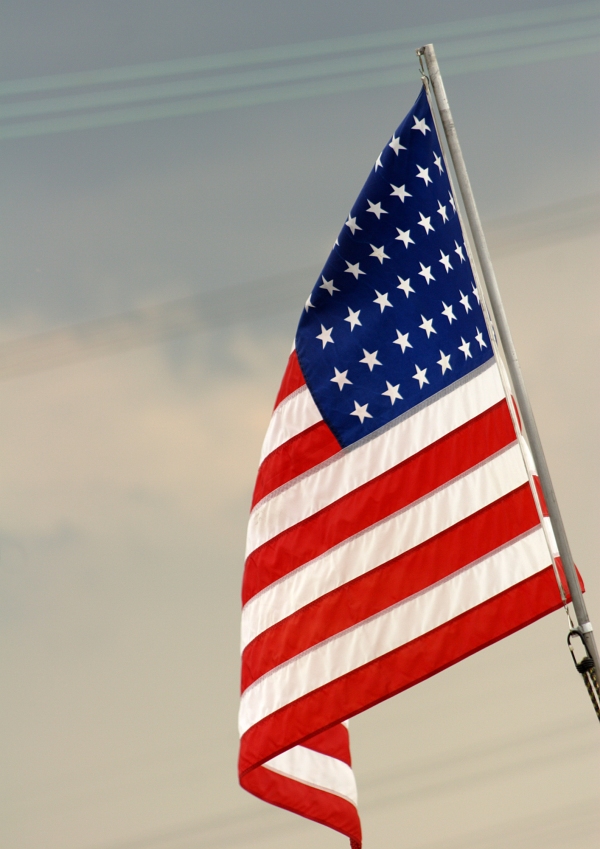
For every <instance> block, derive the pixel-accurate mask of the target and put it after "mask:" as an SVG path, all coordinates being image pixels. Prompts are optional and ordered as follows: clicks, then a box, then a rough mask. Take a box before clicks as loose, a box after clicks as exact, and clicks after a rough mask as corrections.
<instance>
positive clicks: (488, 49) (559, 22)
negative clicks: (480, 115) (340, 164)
mask: <svg viewBox="0 0 600 849" xmlns="http://www.w3.org/2000/svg"><path fill="white" fill-rule="evenodd" d="M599 35H600V15H599V13H598V7H597V5H596V4H595V3H589V2H584V3H574V4H571V5H569V6H568V7H562V6H561V7H550V8H546V9H540V10H536V11H529V12H515V13H509V14H505V15H496V16H489V17H484V18H475V19H470V20H466V21H455V22H449V23H446V24H440V25H437V26H432V27H427V28H424V27H416V28H408V29H403V30H394V31H388V32H380V33H370V34H367V35H361V36H349V37H345V38H337V39H329V40H327V39H325V40H320V41H315V42H305V43H300V44H295V45H294V44H292V45H283V46H279V47H270V48H261V49H255V50H245V51H238V52H236V53H225V54H214V55H212V56H211V55H209V56H201V57H196V58H194V59H186V60H178V61H175V62H163V63H154V64H150V65H140V66H138V67H136V66H129V67H125V68H112V69H111V68H108V69H101V70H99V71H90V72H81V73H77V74H63V75H54V76H49V77H46V78H44V77H41V78H34V79H30V80H13V81H6V82H4V83H0V139H11V138H25V137H30V136H38V135H45V134H52V133H61V132H68V131H72V130H83V129H92V128H100V127H108V126H119V125H123V124H130V123H136V122H141V121H149V120H157V119H161V118H169V117H170V118H174V117H182V116H186V115H198V114H202V113H206V112H215V111H223V110H228V109H234V108H239V107H249V106H259V105H264V104H269V103H278V102H285V101H294V100H298V99H304V98H310V97H316V96H322V95H327V94H335V93H342V92H350V91H361V90H368V89H372V88H377V87H381V86H388V85H398V84H399V83H401V82H408V81H410V80H413V79H415V80H416V78H417V77H416V71H415V69H414V56H413V51H412V49H411V50H406V51H405V52H402V51H400V50H398V48H399V47H402V46H406V47H411V48H412V47H414V46H415V44H418V43H420V42H421V41H423V40H425V39H432V38H436V39H437V38H438V37H439V38H440V39H441V43H440V46H439V53H440V56H441V57H442V59H443V60H444V72H445V75H446V76H452V75H459V74H466V73H473V72H475V71H483V70H491V69H498V68H503V67H513V66H518V65H527V64H534V63H536V62H542V61H548V60H553V59H560V58H568V57H576V56H584V55H588V54H592V53H595V52H597V51H599V50H600V38H599ZM392 47H393V48H395V49H393V50H392V49H388V50H386V49H384V48H392ZM317 60H318V61H317ZM261 65H262V66H264V67H257V66H261ZM236 68H239V69H242V68H243V69H244V70H239V71H236V72H233V73H232V72H231V70H232V69H236ZM222 70H228V71H229V72H228V73H224V74H223V73H215V71H222ZM191 74H195V75H196V76H194V77H190V75H191ZM198 74H204V76H198ZM172 76H179V77H182V76H186V77H187V78H186V79H178V80H171V81H170V80H168V79H167V78H168V77H172ZM144 80H154V82H152V83H151V84H149V85H133V86H131V85H129V86H120V85H118V84H122V83H132V82H136V83H139V82H142V81H144ZM100 85H104V86H106V85H112V86H113V87H112V88H108V89H106V88H105V89H98V86H100ZM115 86H117V87H115ZM94 87H95V88H94ZM90 88H92V90H89V89H90ZM61 89H62V90H63V91H66V92H69V93H66V94H62V95H60V96H52V97H43V98H37V99H30V98H28V97H27V96H26V97H24V95H30V94H33V93H40V92H52V91H59V90H61ZM82 89H88V90H86V91H82ZM18 97H20V98H21V99H15V98H18ZM1 98H4V101H2V100H1ZM7 98H8V100H7Z"/></svg>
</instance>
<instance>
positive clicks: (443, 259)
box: [438, 250, 452, 273]
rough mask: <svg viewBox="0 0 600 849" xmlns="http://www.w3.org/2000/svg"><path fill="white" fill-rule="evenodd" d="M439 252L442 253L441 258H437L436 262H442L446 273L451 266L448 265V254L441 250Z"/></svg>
mask: <svg viewBox="0 0 600 849" xmlns="http://www.w3.org/2000/svg"><path fill="white" fill-rule="evenodd" d="M440 253H441V255H442V258H441V259H440V260H438V262H441V263H442V265H443V266H444V268H445V269H446V273H448V271H450V269H451V268H452V266H451V265H450V254H445V253H444V251H442V250H440Z"/></svg>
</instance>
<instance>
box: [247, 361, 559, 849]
mask: <svg viewBox="0 0 600 849" xmlns="http://www.w3.org/2000/svg"><path fill="white" fill-rule="evenodd" d="M550 533H551V531H550ZM243 602H244V607H243V614H242V658H243V663H242V701H241V708H240V719H239V721H240V733H241V738H242V740H241V751H240V780H241V783H242V786H243V787H245V788H246V789H247V790H249V791H250V792H251V793H254V794H255V795H257V796H259V797H261V798H263V799H265V800H266V801H268V802H271V803H272V804H275V805H279V806H280V807H283V808H287V809H289V810H291V811H294V812H296V813H298V814H302V815H303V816H305V817H308V818H310V819H313V820H315V821H317V822H321V823H324V824H325V825H328V826H330V827H331V828H334V829H337V830H338V831H341V832H342V833H344V834H346V835H347V836H348V837H349V838H350V839H351V842H352V845H353V846H356V847H357V846H360V842H361V836H360V822H359V818H358V814H357V809H356V784H355V781H354V777H353V773H352V770H351V768H350V749H349V741H348V731H347V728H346V727H345V726H344V725H343V724H341V721H342V720H345V719H346V718H347V717H349V716H351V715H352V714H356V713H358V712H359V711H362V710H364V709H365V708H367V707H369V706H371V705H373V704H376V703H377V702H379V701H381V700H383V699H385V698H388V697H389V696H392V695H394V694H395V693H398V692H400V691H401V690H404V689H406V688H407V687H410V686H412V685H413V684H416V683H417V682H419V681H422V680H423V679H425V678H427V677H429V676H430V675H433V674H434V673H436V672H438V671H440V670H442V669H444V668H445V667H447V666H449V665H451V664H453V663H456V662H457V661H458V660H461V659H462V658H464V657H466V656H468V655H469V654H471V653H473V652H475V651H477V650H479V649H481V648H483V647H485V646H486V645H489V644H490V643H492V642H494V641H496V640H499V639H501V638H502V637H504V636H507V635H508V634H510V633H512V632H513V631H515V630H517V629H519V628H522V627H523V626H525V625H527V624H529V623H530V622H532V621H534V620H536V619H538V618H540V617H541V616H544V615H545V614H547V613H549V612H551V611H552V610H555V609H557V608H558V607H560V605H561V599H560V596H559V592H558V588H557V583H556V579H555V576H554V573H553V568H552V558H551V556H550V553H549V550H548V545H547V542H546V539H545V536H544V532H543V528H542V525H541V523H540V517H539V514H538V511H537V509H536V505H535V502H534V498H533V496H532V491H531V486H530V483H529V480H528V475H527V469H526V466H525V463H524V462H523V459H522V453H521V449H520V447H519V445H518V440H517V436H516V434H515V430H514V428H513V425H512V422H511V418H510V414H509V410H508V404H507V401H506V398H505V395H504V391H503V387H502V383H501V380H500V375H499V371H498V366H497V365H496V363H495V361H492V363H491V364H490V365H487V366H486V367H485V368H484V369H482V370H481V371H479V372H476V373H475V374H474V375H473V376H472V377H471V379H470V380H468V381H465V382H464V383H462V384H461V385H459V386H455V388H453V389H452V391H451V392H449V393H447V394H446V395H445V396H444V397H443V398H441V399H439V400H438V401H437V403H435V404H427V405H425V406H424V407H423V408H422V409H418V410H417V411H416V412H414V413H413V414H412V415H409V416H407V417H400V418H399V419H397V420H395V421H394V422H393V424H392V426H391V427H389V426H388V427H387V428H384V429H382V432H379V433H375V434H373V435H372V436H371V438H369V439H367V440H366V441H365V442H364V443H363V444H360V445H359V446H358V447H356V448H353V449H345V450H341V449H340V447H339V445H337V444H336V441H335V438H334V437H333V434H332V433H331V431H330V430H329V428H327V426H326V425H325V424H324V422H323V420H322V419H321V417H320V416H319V413H318V411H317V409H316V407H315V405H314V402H312V400H311V397H310V393H309V392H308V390H307V387H306V384H305V382H304V380H303V377H302V373H301V371H300V368H299V365H298V360H297V357H296V354H295V352H293V353H292V355H291V356H290V359H289V363H288V366H287V369H286V372H285V375H284V378H283V382H282V385H281V389H280V392H279V395H278V398H277V403H276V406H275V410H274V412H273V416H272V419H271V424H270V426H269V429H268V431H267V435H266V438H265V442H264V449H263V456H262V462H261V466H260V470H259V474H258V479H257V481H256V488H255V492H254V498H253V509H252V514H251V519H250V526H249V530H248V552H247V560H246V568H245V574H244V584H243Z"/></svg>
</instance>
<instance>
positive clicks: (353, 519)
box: [242, 400, 515, 604]
mask: <svg viewBox="0 0 600 849" xmlns="http://www.w3.org/2000/svg"><path fill="white" fill-rule="evenodd" d="M514 441H515V431H514V428H513V424H512V421H511V418H510V414H509V411H508V406H507V404H506V401H504V400H502V401H500V402H499V403H498V404H495V405H494V406H493V407H491V408H490V409H488V410H486V411H485V412H484V413H481V414H480V415H479V416H477V417H476V418H474V419H471V420H470V421H469V422H467V423H466V424H464V425H462V426H461V427H459V428H456V430H453V431H452V432H451V433H449V434H447V435H446V436H444V437H442V439H438V440H437V442H434V443H433V444H432V445H429V446H427V448H424V449H423V450H422V451H419V452H418V453H417V454H414V455H413V456H412V457H409V458H408V459H407V460H405V461H404V462H403V463H399V464H398V465H397V466H395V467H394V468H392V469H390V470H388V471H387V472H385V473H384V474H382V475H379V476H378V477H376V478H374V479H373V480H371V481H369V482H368V483H366V484H364V485H363V486H360V487H358V488H357V489H355V490H353V491H352V492H350V493H348V494H347V495H345V496H343V497H342V498H339V499H338V500H337V501H335V502H334V503H333V504H330V505H329V506H327V507H325V508H323V509H322V510H320V511H318V512H317V513H314V514H313V515H312V516H310V517H309V518H308V519H305V520H304V521H302V522H298V524H296V525H294V526H293V527H291V528H288V529H287V530H285V531H283V532H282V533H280V534H278V535H277V536H276V537H274V538H273V539H270V540H269V541H268V542H266V543H265V544H264V545H262V546H260V547H259V548H257V549H256V550H255V551H253V552H252V554H251V555H250V556H249V557H248V558H247V560H246V566H245V569H244V581H243V586H242V600H243V603H244V604H245V603H246V602H247V601H248V600H249V599H250V598H252V597H253V596H254V595H256V593H258V592H260V591H261V590H262V589H264V588H265V587H268V586H269V585H270V584H272V583H273V581H276V580H278V579H279V578H282V577H283V576H284V575H287V574H288V573H289V572H292V571H293V570H294V569H297V568H298V566H301V565H302V564H303V563H307V562H308V561H309V560H312V559H313V558H314V557H317V556H318V555H319V554H323V552H325V551H328V550H329V549H330V548H332V547H333V546H334V545H337V544H338V543H340V542H342V541H343V540H345V539H347V538H348V537H350V536H353V535H354V534H356V533H358V532H359V531H361V530H363V529H364V528H368V527H370V526H371V525H372V524H374V523H375V522H378V521H380V520H381V519H384V518H385V517H386V516H389V515H390V514H392V513H395V512H396V511H397V510H400V509H402V508H403V507H406V506H407V505H408V504H411V503H412V502H413V501H416V500H417V499H418V498H421V497H422V496H424V495H427V494H428V493H430V492H432V491H433V490H434V489H437V488H438V487H439V486H441V485H442V484H444V483H447V482H448V481H449V480H452V478H454V477H456V476H457V475H459V474H461V473H462V472H465V471H467V470H468V469H470V468H472V467H473V466H475V465H477V463H480V462H481V461H482V460H485V459H487V458H488V457H490V456H491V455H493V454H495V453H496V452H497V451H499V450H500V449H501V448H504V447H505V446H507V445H509V444H510V443H511V442H514Z"/></svg>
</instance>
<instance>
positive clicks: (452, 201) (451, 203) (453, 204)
mask: <svg viewBox="0 0 600 849" xmlns="http://www.w3.org/2000/svg"><path fill="white" fill-rule="evenodd" d="M448 200H449V202H450V206H451V207H452V209H453V210H454V212H456V203H455V201H454V197H453V195H452V192H448Z"/></svg>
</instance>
